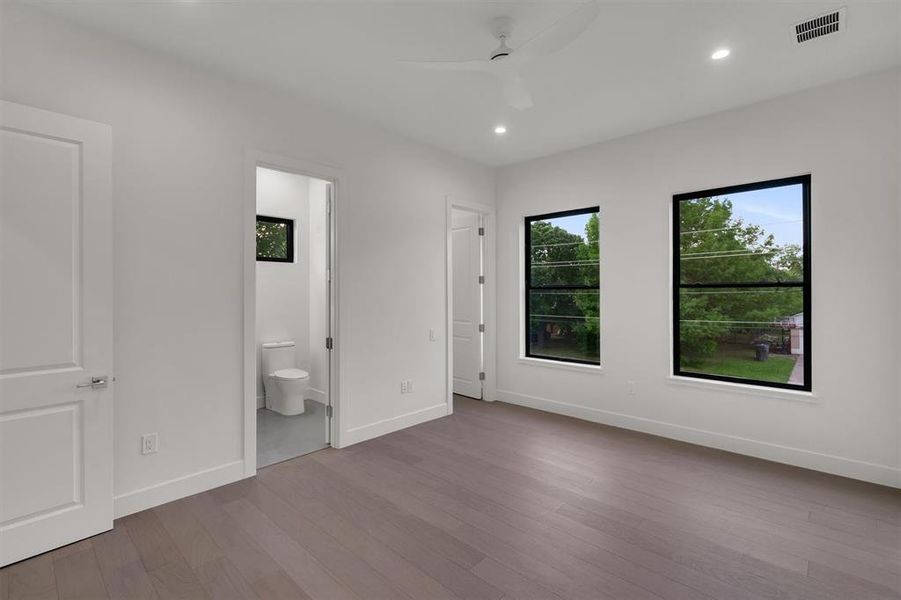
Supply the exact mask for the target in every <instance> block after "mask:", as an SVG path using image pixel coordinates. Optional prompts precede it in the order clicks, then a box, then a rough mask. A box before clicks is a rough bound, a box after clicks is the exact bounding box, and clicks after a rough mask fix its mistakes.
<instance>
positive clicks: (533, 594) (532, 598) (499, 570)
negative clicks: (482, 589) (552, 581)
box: [471, 557, 560, 600]
mask: <svg viewBox="0 0 901 600" xmlns="http://www.w3.org/2000/svg"><path fill="white" fill-rule="evenodd" d="M471 570H472V572H473V573H474V574H476V575H478V576H479V577H480V578H482V579H484V580H485V581H487V582H488V583H490V584H491V585H493V586H494V587H496V588H498V589H499V590H501V591H503V592H504V599H505V600H560V596H558V595H557V594H555V593H553V592H552V591H551V590H549V589H547V588H546V587H544V586H543V585H539V584H536V583H535V582H534V581H532V580H530V579H527V578H526V577H524V576H523V575H520V574H519V573H517V572H516V571H514V570H513V569H509V568H507V567H505V566H504V565H502V564H501V563H499V562H497V561H496V560H494V559H493V558H490V557H488V558H485V559H483V560H482V561H481V562H479V564H477V565H476V566H474V567H473V568H472V569H471Z"/></svg>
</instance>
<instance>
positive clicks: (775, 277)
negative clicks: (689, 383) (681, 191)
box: [679, 198, 804, 363]
mask: <svg viewBox="0 0 901 600" xmlns="http://www.w3.org/2000/svg"><path fill="white" fill-rule="evenodd" d="M679 217H680V229H679V231H680V239H679V247H680V253H681V261H680V274H681V282H682V283H688V284H691V283H706V284H711V283H716V284H723V286H722V287H721V288H717V289H683V290H682V291H681V293H680V303H679V304H680V314H679V319H680V321H681V323H680V344H681V354H682V357H683V360H684V361H685V362H686V363H691V362H694V361H697V360H699V359H701V358H704V357H706V356H710V355H711V354H713V353H714V352H716V349H717V347H718V345H719V343H721V342H722V341H724V340H726V339H732V340H742V341H751V339H753V338H754V337H759V336H763V335H764V334H766V333H767V332H772V331H774V330H776V329H777V327H776V326H775V325H774V322H775V321H777V320H779V319H781V318H784V317H787V316H790V315H793V314H796V313H799V312H801V311H802V310H803V305H804V303H803V297H802V293H801V289H800V288H776V287H774V288H752V289H748V288H732V287H730V286H729V284H730V283H738V282H783V281H799V280H801V279H802V278H803V262H802V255H801V248H800V247H799V246H797V245H795V244H785V245H779V244H778V243H777V242H776V239H775V238H774V236H773V235H771V234H768V233H767V232H766V231H765V230H764V229H763V228H762V227H760V226H759V225H754V224H747V223H745V222H744V221H743V220H742V219H741V218H738V217H735V216H734V214H733V206H732V202H731V201H729V200H728V199H727V198H723V199H718V198H699V199H697V200H689V201H684V202H682V204H680V206H679Z"/></svg>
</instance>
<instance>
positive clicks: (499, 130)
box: [494, 125, 507, 135]
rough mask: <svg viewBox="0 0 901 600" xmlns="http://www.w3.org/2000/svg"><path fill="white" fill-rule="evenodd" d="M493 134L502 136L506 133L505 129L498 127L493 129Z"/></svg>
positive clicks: (501, 126)
mask: <svg viewBox="0 0 901 600" xmlns="http://www.w3.org/2000/svg"><path fill="white" fill-rule="evenodd" d="M494 133H496V134H498V135H504V134H505V133H507V128H506V127H504V126H503V125H498V126H497V127H495V128H494Z"/></svg>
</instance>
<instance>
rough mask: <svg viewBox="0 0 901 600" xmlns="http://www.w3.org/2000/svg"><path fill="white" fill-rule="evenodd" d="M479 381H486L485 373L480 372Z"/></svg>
mask: <svg viewBox="0 0 901 600" xmlns="http://www.w3.org/2000/svg"><path fill="white" fill-rule="evenodd" d="M479 381H485V371H480V372H479Z"/></svg>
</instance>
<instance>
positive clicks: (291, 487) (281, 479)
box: [260, 468, 457, 600]
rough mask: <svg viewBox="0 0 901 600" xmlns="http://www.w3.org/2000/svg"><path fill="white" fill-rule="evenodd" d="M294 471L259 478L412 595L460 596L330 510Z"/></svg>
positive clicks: (268, 472) (268, 471) (448, 598)
mask: <svg viewBox="0 0 901 600" xmlns="http://www.w3.org/2000/svg"><path fill="white" fill-rule="evenodd" d="M291 471H293V469H290V470H288V471H285V470H284V469H280V470H275V469H273V468H270V469H264V470H263V471H262V472H261V474H260V479H261V480H262V481H263V482H264V484H265V485H266V486H267V487H269V488H270V489H272V491H273V492H275V493H276V494H278V495H279V496H280V497H281V498H282V499H283V500H285V501H286V502H288V503H289V504H290V505H291V506H292V507H293V508H294V509H295V510H297V511H300V512H303V513H304V514H306V515H308V516H309V517H310V518H312V519H314V520H315V522H316V524H317V525H318V526H319V527H321V528H323V530H325V531H327V532H328V533H329V534H330V535H332V536H333V537H334V538H335V539H337V540H338V541H340V542H341V543H342V544H343V545H344V546H345V547H347V548H349V549H350V550H351V551H353V552H354V553H355V554H356V555H357V556H359V557H360V558H362V559H363V560H365V561H366V562H368V563H369V564H370V565H372V567H373V568H374V569H376V570H377V571H379V572H380V573H381V574H382V575H383V576H384V577H385V578H386V579H388V580H389V581H391V582H392V584H393V585H395V586H396V587H398V588H400V589H402V590H403V591H404V592H405V593H406V594H407V595H408V596H410V597H411V598H422V597H425V598H430V599H434V600H454V599H456V598H457V597H456V596H455V595H454V594H453V593H452V592H451V591H450V590H448V589H447V588H445V587H444V586H442V585H441V584H440V583H439V582H438V581H436V580H435V579H433V578H431V577H429V576H428V575H427V574H425V573H424V572H422V571H420V570H419V569H417V568H416V567H415V566H414V565H413V564H411V563H410V562H409V561H407V560H406V559H404V558H403V557H402V556H400V555H399V554H397V553H396V552H394V551H393V550H392V549H391V548H389V547H388V546H386V545H385V544H383V543H382V542H380V541H379V540H378V539H376V538H375V537H373V536H372V535H370V534H369V533H367V532H366V531H365V530H364V529H363V528H361V527H358V526H357V525H355V524H353V523H351V522H350V521H348V520H347V519H345V518H344V517H342V516H341V515H339V514H338V513H336V512H334V511H333V510H331V508H329V507H328V506H327V505H326V504H325V503H324V502H322V500H321V499H318V498H316V497H314V496H311V495H310V494H308V493H306V492H307V488H306V487H304V486H301V485H298V484H297V483H296V482H295V481H293V480H292V478H291V477H290V472H291Z"/></svg>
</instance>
